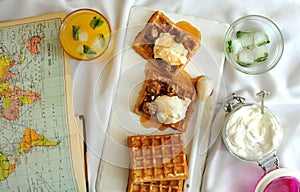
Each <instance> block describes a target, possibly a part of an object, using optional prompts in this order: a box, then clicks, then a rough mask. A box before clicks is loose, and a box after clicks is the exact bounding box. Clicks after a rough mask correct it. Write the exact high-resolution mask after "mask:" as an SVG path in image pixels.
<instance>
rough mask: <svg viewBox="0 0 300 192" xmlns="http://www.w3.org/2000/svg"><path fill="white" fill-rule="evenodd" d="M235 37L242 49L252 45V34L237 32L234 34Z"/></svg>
mask: <svg viewBox="0 0 300 192" xmlns="http://www.w3.org/2000/svg"><path fill="white" fill-rule="evenodd" d="M236 37H237V38H238V39H240V41H241V44H242V46H243V47H248V46H250V45H253V33H252V32H244V31H238V32H236Z"/></svg>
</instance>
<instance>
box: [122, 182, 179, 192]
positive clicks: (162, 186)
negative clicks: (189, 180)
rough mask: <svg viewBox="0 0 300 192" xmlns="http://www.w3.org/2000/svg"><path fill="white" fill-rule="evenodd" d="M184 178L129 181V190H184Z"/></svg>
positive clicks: (173, 191)
mask: <svg viewBox="0 0 300 192" xmlns="http://www.w3.org/2000/svg"><path fill="white" fill-rule="evenodd" d="M183 182H184V180H170V181H153V182H146V183H132V182H130V183H128V187H127V192H182V191H183Z"/></svg>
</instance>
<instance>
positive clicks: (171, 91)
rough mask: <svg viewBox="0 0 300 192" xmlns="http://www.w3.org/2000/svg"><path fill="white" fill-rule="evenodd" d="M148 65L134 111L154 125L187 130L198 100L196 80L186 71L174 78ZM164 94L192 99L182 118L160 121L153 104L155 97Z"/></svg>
mask: <svg viewBox="0 0 300 192" xmlns="http://www.w3.org/2000/svg"><path fill="white" fill-rule="evenodd" d="M147 66H148V67H146V70H145V73H146V79H145V80H144V83H143V85H142V88H141V90H140V92H139V97H138V99H137V101H136V104H135V108H134V112H135V113H136V114H138V115H140V116H142V117H144V118H146V119H147V120H150V121H152V122H153V124H154V125H161V127H171V128H173V129H175V130H178V131H180V132H185V131H186V129H187V125H188V122H189V120H190V118H191V116H192V113H193V111H194V105H195V102H196V97H197V91H196V88H195V82H194V81H193V79H192V78H190V76H189V75H188V74H187V73H186V72H184V71H180V73H179V74H178V75H177V76H176V78H172V77H169V76H166V75H165V74H164V73H162V72H161V71H160V70H158V69H156V68H154V67H151V64H148V65H147ZM162 95H168V96H178V97H179V98H181V99H185V98H189V99H190V100H191V102H190V104H189V106H188V108H187V110H186V114H185V117H184V118H183V119H182V120H180V121H178V122H176V123H170V124H162V123H160V122H159V121H158V119H157V116H156V112H157V111H155V110H157V109H156V108H155V107H154V108H153V107H151V106H152V104H153V102H154V101H155V99H156V98H157V97H159V96H162ZM152 108H153V109H152Z"/></svg>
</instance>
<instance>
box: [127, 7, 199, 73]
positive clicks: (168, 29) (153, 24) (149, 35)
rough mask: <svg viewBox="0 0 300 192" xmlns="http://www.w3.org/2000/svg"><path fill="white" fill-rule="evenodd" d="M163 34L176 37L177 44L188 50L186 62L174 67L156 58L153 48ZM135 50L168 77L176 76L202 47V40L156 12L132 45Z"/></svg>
mask: <svg viewBox="0 0 300 192" xmlns="http://www.w3.org/2000/svg"><path fill="white" fill-rule="evenodd" d="M161 33H169V34H170V35H172V36H174V39H175V40H176V41H177V42H180V43H182V45H183V46H184V48H185V49H186V50H187V55H186V58H187V60H186V62H185V63H181V64H179V65H172V64H171V63H168V62H167V61H164V60H162V59H155V58H154V53H153V52H154V51H153V47H154V44H155V41H156V39H158V37H159V36H160V34H161ZM132 47H133V49H134V50H135V51H136V53H138V54H139V55H141V56H142V57H143V58H144V59H146V60H148V61H149V62H151V63H152V64H154V66H156V67H158V68H159V69H160V70H162V71H164V72H165V73H166V74H167V75H170V76H174V75H176V74H177V73H178V72H179V71H181V70H182V69H183V68H184V67H185V66H186V65H187V64H188V62H189V61H190V59H191V57H192V56H193V55H194V54H195V53H196V51H197V50H198V49H199V47H200V40H199V39H197V38H196V37H195V36H193V35H192V34H190V33H187V32H186V31H184V30H182V29H181V28H180V27H178V26H177V25H176V24H175V23H173V22H172V21H171V20H170V19H169V18H168V17H167V16H166V15H164V14H163V13H162V12H160V11H156V12H155V13H154V14H153V15H152V16H151V18H150V19H149V20H148V22H147V24H146V26H145V27H144V29H143V30H142V31H141V32H139V33H138V35H137V36H136V38H135V41H134V42H133V45H132Z"/></svg>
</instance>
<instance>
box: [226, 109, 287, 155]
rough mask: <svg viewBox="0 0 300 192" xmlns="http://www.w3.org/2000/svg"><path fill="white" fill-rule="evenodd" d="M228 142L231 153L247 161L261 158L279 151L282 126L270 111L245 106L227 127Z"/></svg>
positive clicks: (230, 120) (233, 116)
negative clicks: (276, 150)
mask: <svg viewBox="0 0 300 192" xmlns="http://www.w3.org/2000/svg"><path fill="white" fill-rule="evenodd" d="M225 134H226V135H227V137H226V141H225V142H227V146H228V147H229V148H230V149H231V151H232V152H233V153H234V154H236V155H238V156H239V157H241V158H243V159H245V160H259V159H260V157H262V156H264V155H266V154H268V153H270V152H271V151H273V150H274V149H277V148H278V146H279V145H280V142H281V136H282V133H281V125H280V123H279V122H278V119H277V118H276V116H274V114H273V113H271V112H270V111H268V110H265V112H264V113H263V114H262V113H261V108H260V106H257V105H248V106H243V107H241V108H240V109H238V110H237V111H235V112H234V113H233V114H232V115H231V117H230V119H229V120H228V122H227V125H226V133H225Z"/></svg>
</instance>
